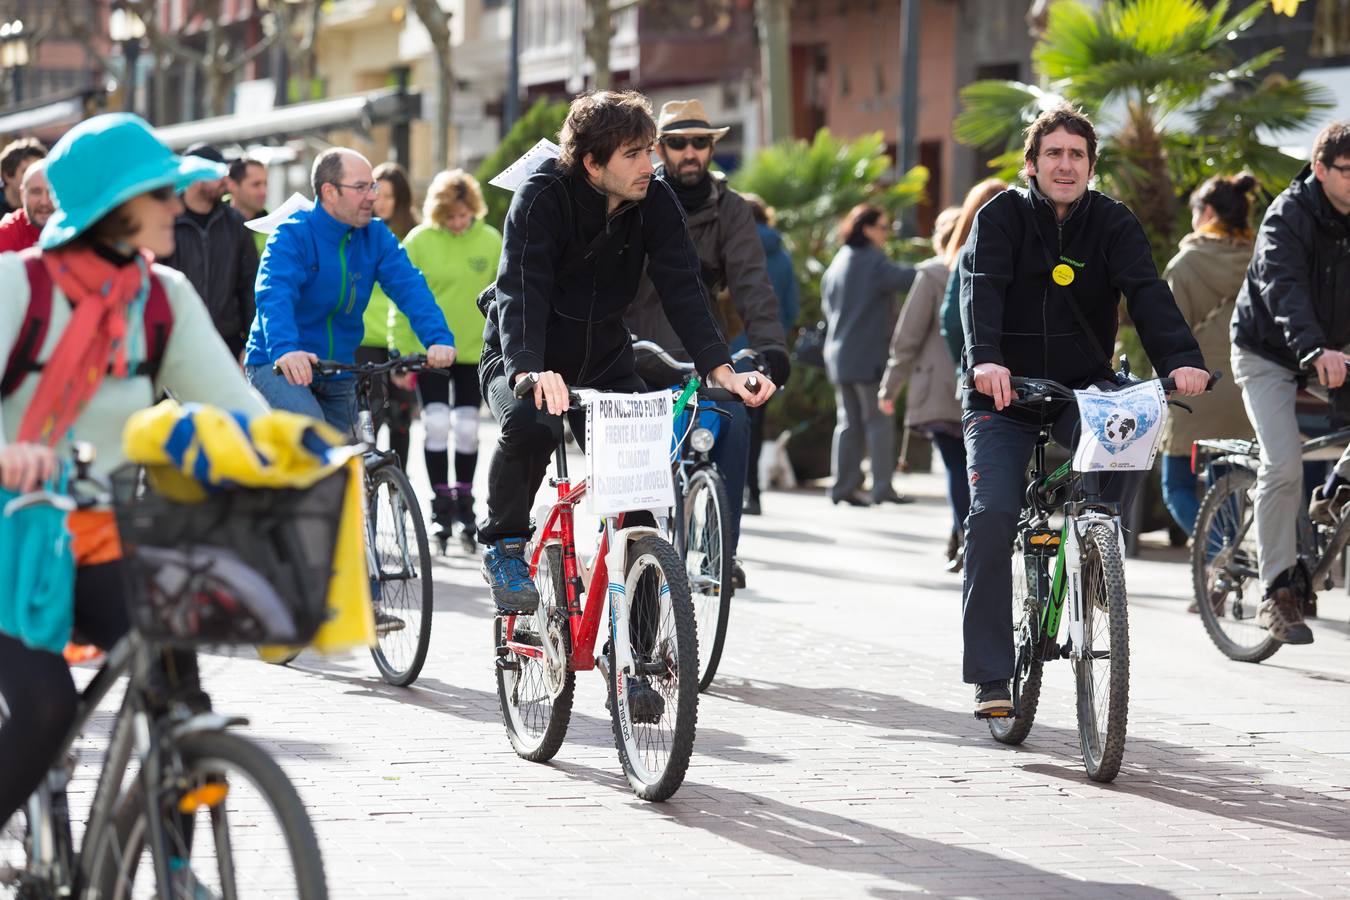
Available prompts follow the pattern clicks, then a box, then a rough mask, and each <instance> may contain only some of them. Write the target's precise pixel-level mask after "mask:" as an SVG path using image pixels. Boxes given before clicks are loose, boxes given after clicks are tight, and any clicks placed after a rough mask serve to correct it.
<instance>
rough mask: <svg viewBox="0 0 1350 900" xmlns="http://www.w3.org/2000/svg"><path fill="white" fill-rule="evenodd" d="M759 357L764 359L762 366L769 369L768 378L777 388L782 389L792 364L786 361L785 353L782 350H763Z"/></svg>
mask: <svg viewBox="0 0 1350 900" xmlns="http://www.w3.org/2000/svg"><path fill="white" fill-rule="evenodd" d="M760 356H762V357H764V364H765V365H766V366H768V368H769V377H770V378H772V379H773V383H774V384H776V385H777V386H778V387H783V386H784V385H785V384H787V382H788V376H790V375H791V374H792V363H791V362H790V361H789V360H788V355H787V352H786V351H783V350H763V351H761V352H760Z"/></svg>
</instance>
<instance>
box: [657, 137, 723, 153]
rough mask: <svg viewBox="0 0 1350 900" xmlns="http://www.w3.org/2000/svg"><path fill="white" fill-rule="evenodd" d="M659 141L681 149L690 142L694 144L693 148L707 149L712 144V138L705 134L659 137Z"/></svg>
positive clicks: (677, 149)
mask: <svg viewBox="0 0 1350 900" xmlns="http://www.w3.org/2000/svg"><path fill="white" fill-rule="evenodd" d="M661 143H663V144H665V145H666V146H667V147H669V148H670V149H672V150H676V151H679V150H683V149H684V148H685V147H688V146H689V145H690V144H693V145H694V149H695V150H707V149H708V148H709V147H711V146H712V144H713V139H712V138H711V137H709V136H708V135H706V134H700V135H698V136H697V137H666V138H661Z"/></svg>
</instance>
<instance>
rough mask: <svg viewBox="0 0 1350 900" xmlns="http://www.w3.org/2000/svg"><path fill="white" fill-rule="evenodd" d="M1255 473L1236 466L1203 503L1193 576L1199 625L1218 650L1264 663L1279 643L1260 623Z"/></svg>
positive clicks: (1198, 518)
mask: <svg viewBox="0 0 1350 900" xmlns="http://www.w3.org/2000/svg"><path fill="white" fill-rule="evenodd" d="M1255 488H1256V473H1254V472H1252V471H1251V470H1250V469H1245V468H1241V467H1236V466H1235V467H1233V468H1232V469H1231V470H1230V471H1229V472H1228V474H1227V475H1224V476H1223V477H1222V478H1220V479H1218V480H1217V481H1215V482H1214V484H1213V485H1212V486H1211V487H1210V489H1209V490H1208V491H1206V492H1205V498H1204V500H1203V501H1201V503H1200V512H1199V514H1198V515H1197V516H1196V517H1195V538H1194V540H1193V541H1192V544H1191V578H1192V583H1193V587H1194V590H1195V600H1196V605H1197V606H1198V607H1199V609H1200V621H1202V622H1204V624H1205V631H1206V632H1207V633H1208V634H1209V639H1210V640H1211V641H1213V642H1214V646H1215V647H1218V648H1219V652H1221V653H1222V654H1223V655H1224V656H1226V657H1228V658H1229V659H1235V660H1237V661H1239V662H1261V660H1263V659H1269V658H1270V657H1271V656H1272V655H1273V654H1274V653H1275V651H1277V650H1279V649H1280V642H1279V641H1277V640H1275V639H1274V638H1273V637H1271V636H1270V632H1269V631H1267V630H1266V629H1264V628H1262V627H1260V626H1259V625H1257V624H1256V612H1257V609H1258V607H1260V605H1261V597H1262V593H1263V590H1262V585H1261V578H1260V573H1259V570H1258V569H1257V547H1256V524H1255V521H1254V519H1253V512H1252V491H1253V490H1254V489H1255Z"/></svg>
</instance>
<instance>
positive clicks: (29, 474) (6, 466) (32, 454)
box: [0, 444, 56, 494]
mask: <svg viewBox="0 0 1350 900" xmlns="http://www.w3.org/2000/svg"><path fill="white" fill-rule="evenodd" d="M55 474H56V453H55V452H54V451H53V450H52V448H51V447H47V446H45V445H43V444H6V445H5V446H3V447H0V485H4V487H5V489H6V490H10V491H13V492H15V493H16V494H26V493H28V492H29V491H34V490H37V489H38V488H39V487H41V486H42V483H43V482H45V481H47V480H48V479H49V478H51V477H52V476H54V475H55Z"/></svg>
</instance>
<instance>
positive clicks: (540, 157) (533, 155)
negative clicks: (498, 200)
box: [488, 138, 562, 191]
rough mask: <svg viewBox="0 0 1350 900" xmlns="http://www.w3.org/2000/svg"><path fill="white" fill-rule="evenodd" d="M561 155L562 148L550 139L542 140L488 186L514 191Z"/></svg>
mask: <svg viewBox="0 0 1350 900" xmlns="http://www.w3.org/2000/svg"><path fill="white" fill-rule="evenodd" d="M561 155H562V148H561V147H559V146H558V145H557V144H555V143H553V142H552V141H550V140H549V139H548V138H540V139H539V143H537V144H535V145H534V146H533V147H531V148H530V149H529V150H526V151H525V155H524V156H522V157H521V158H520V159H518V160H516V161H515V162H513V163H511V165H509V166H507V167H506V168H505V169H502V170H501V172H499V173H498V174H497V177H496V178H493V179H492V180H491V181H489V182H488V184H491V185H494V186H496V187H499V188H504V189H506V190H508V191H514V190H515V189H516V188H518V187H520V186H521V185H522V184H524V183H525V179H526V178H529V177H530V176H531V175H533V174H534V173H535V172H536V171H538V170H539V167H540V166H542V165H543V164H544V163H546V162H547V161H548V160H550V159H557V158H558V157H559V156H561Z"/></svg>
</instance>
